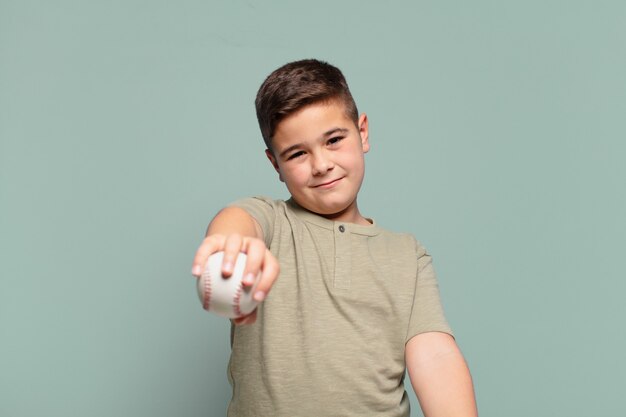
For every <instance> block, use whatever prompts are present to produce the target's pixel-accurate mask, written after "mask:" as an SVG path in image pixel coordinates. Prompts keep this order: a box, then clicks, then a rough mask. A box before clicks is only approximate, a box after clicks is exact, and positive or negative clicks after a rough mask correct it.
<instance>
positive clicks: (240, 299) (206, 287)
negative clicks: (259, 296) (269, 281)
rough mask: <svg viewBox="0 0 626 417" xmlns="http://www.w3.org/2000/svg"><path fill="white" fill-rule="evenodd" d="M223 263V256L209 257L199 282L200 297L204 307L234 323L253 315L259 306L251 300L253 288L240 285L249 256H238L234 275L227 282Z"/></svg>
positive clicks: (217, 253)
mask: <svg viewBox="0 0 626 417" xmlns="http://www.w3.org/2000/svg"><path fill="white" fill-rule="evenodd" d="M222 259H224V252H216V253H214V254H213V255H211V256H209V260H208V262H207V264H206V267H205V269H204V271H203V272H202V275H201V276H200V278H198V296H199V297H200V302H201V303H202V307H203V308H204V309H205V310H207V311H211V312H213V313H215V314H218V315H220V316H223V317H227V318H231V319H234V318H237V317H241V316H245V315H247V314H250V313H252V312H253V311H254V309H255V308H256V306H257V305H258V302H257V301H255V300H253V299H252V295H253V294H254V287H252V288H251V287H244V286H243V283H242V282H241V281H242V279H243V270H244V267H245V266H246V255H245V254H244V253H239V254H238V256H237V261H236V262H235V268H234V269H233V274H232V275H231V276H230V277H228V278H224V277H223V276H222ZM257 278H258V277H257Z"/></svg>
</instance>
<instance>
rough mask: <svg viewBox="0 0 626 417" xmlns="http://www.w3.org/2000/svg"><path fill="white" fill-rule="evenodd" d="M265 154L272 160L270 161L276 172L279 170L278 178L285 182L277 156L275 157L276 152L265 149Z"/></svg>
mask: <svg viewBox="0 0 626 417" xmlns="http://www.w3.org/2000/svg"><path fill="white" fill-rule="evenodd" d="M265 156H267V159H269V160H270V163H271V164H272V166H273V167H274V170H276V172H278V179H279V180H280V181H281V182H285V181H284V180H283V176H282V175H281V173H280V168H279V167H278V162H277V161H276V158H275V157H274V154H273V153H272V151H270V150H269V149H266V150H265Z"/></svg>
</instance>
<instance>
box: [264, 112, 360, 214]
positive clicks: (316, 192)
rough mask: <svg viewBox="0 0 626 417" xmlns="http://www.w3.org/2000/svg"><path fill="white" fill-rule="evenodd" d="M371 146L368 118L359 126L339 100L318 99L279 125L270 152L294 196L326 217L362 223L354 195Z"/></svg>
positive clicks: (277, 169) (280, 175)
mask: <svg viewBox="0 0 626 417" xmlns="http://www.w3.org/2000/svg"><path fill="white" fill-rule="evenodd" d="M368 150H369V141H368V123H367V116H366V115H365V114H362V115H361V117H360V118H359V120H358V127H357V126H355V125H354V122H353V121H352V120H351V119H350V118H349V117H348V116H347V115H346V112H345V108H344V105H343V103H342V102H341V101H332V102H330V103H314V104H311V105H309V106H306V107H304V108H303V109H301V110H300V111H298V112H296V113H294V114H292V115H290V116H288V117H286V118H285V119H284V120H282V121H281V122H280V123H279V124H278V126H277V127H276V131H275V133H274V137H273V139H272V150H271V151H270V150H267V151H266V154H267V157H268V158H269V160H270V161H271V163H272V165H273V166H274V169H276V171H277V172H278V174H279V178H280V180H281V181H283V182H284V183H285V185H286V186H287V189H288V190H289V192H290V193H291V196H292V197H293V198H294V200H295V201H296V202H297V203H298V204H299V205H300V206H302V207H304V208H306V209H307V210H309V211H312V212H314V213H317V214H320V215H322V216H324V217H327V218H330V219H333V220H338V221H339V220H340V221H347V222H352V223H363V222H364V219H363V217H362V216H361V215H360V213H359V210H358V207H357V204H356V197H357V194H358V192H359V188H360V187H361V183H362V182H363V175H364V172H365V163H364V157H363V155H364V154H365V153H366V152H367V151H368Z"/></svg>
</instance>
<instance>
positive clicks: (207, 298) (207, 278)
mask: <svg viewBox="0 0 626 417" xmlns="http://www.w3.org/2000/svg"><path fill="white" fill-rule="evenodd" d="M202 278H203V279H204V288H203V291H202V296H203V297H202V298H203V300H202V307H203V308H204V309H205V310H207V311H208V310H209V308H210V306H211V270H210V269H208V268H207V270H206V274H205V275H204V276H203V277H202Z"/></svg>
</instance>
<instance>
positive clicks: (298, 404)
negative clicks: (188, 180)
mask: <svg viewBox="0 0 626 417" xmlns="http://www.w3.org/2000/svg"><path fill="white" fill-rule="evenodd" d="M233 205H235V206H238V207H241V208H243V209H245V210H246V211H247V212H248V213H250V214H251V215H252V216H253V217H254V218H255V219H256V220H257V221H258V222H259V224H260V225H261V228H262V230H263V236H264V239H265V243H266V245H267V246H268V248H269V249H270V250H271V252H272V253H273V254H274V255H275V256H276V258H277V259H278V261H279V263H280V267H281V272H280V276H279V277H278V279H277V281H276V282H275V284H274V286H273V288H272V290H271V291H270V292H269V294H268V297H267V299H266V300H265V301H264V302H263V303H262V304H261V305H260V306H259V310H258V319H257V322H256V323H255V324H253V325H246V326H233V328H232V354H231V359H230V364H229V380H230V382H231V385H232V388H233V397H232V399H231V402H230V406H229V408H228V415H229V416H237V417H240V416H261V417H277V416H285V417H296V416H307V417H323V416H360V417H361V416H379V417H381V416H408V415H409V403H408V398H407V396H406V393H405V390H404V374H405V361H404V347H405V344H406V342H407V341H408V340H409V339H410V338H411V337H412V336H414V335H416V334H419V333H422V332H429V331H439V332H445V333H450V334H451V331H450V328H449V326H448V324H447V322H446V319H445V317H444V313H443V310H442V307H441V303H440V300H439V290H438V286H437V281H436V278H435V272H434V270H433V267H432V263H431V258H430V256H429V255H428V254H427V253H426V251H425V250H424V248H423V247H422V246H421V245H420V244H419V243H418V242H416V241H415V239H414V238H413V236H411V235H409V234H402V233H393V232H389V231H386V230H384V229H381V228H379V227H378V226H377V225H375V224H373V225H371V226H363V225H357V224H352V223H342V222H334V221H331V220H328V219H326V218H324V217H321V216H318V215H316V214H314V213H311V212H309V211H307V210H305V209H303V208H301V207H299V206H298V205H297V204H296V203H295V202H293V201H292V200H289V201H287V202H285V201H274V200H271V199H267V198H263V197H258V198H249V199H244V200H240V201H237V202H235V203H234V204H233Z"/></svg>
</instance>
